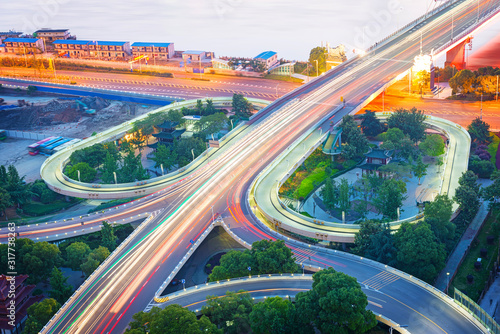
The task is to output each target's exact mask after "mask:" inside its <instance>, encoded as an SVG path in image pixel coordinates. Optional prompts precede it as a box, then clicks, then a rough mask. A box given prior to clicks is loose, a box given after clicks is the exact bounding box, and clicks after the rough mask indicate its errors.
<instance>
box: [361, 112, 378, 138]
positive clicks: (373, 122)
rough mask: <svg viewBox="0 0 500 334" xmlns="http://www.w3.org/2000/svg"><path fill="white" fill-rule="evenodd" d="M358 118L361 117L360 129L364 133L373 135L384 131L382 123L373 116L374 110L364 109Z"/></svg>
mask: <svg viewBox="0 0 500 334" xmlns="http://www.w3.org/2000/svg"><path fill="white" fill-rule="evenodd" d="M360 118H361V119H362V121H361V129H362V130H363V133H364V134H365V135H367V136H371V137H375V136H377V135H379V134H380V133H382V132H383V131H384V125H383V124H382V122H380V120H379V119H378V118H377V117H376V116H375V112H374V111H371V110H366V111H365V113H364V114H363V115H361V116H360Z"/></svg>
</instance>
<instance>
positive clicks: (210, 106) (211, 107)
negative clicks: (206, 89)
mask: <svg viewBox="0 0 500 334" xmlns="http://www.w3.org/2000/svg"><path fill="white" fill-rule="evenodd" d="M206 101H207V105H206V106H205V115H212V114H215V113H216V111H217V109H215V107H214V101H213V100H212V99H207V100H206Z"/></svg>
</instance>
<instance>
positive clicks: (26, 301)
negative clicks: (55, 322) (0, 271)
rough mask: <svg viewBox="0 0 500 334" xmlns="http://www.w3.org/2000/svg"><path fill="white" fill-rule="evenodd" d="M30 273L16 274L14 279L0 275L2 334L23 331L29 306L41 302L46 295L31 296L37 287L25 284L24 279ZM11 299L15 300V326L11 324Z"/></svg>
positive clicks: (0, 330)
mask: <svg viewBox="0 0 500 334" xmlns="http://www.w3.org/2000/svg"><path fill="white" fill-rule="evenodd" d="M27 278H28V275H19V276H15V277H14V280H12V281H11V280H10V277H8V276H5V275H0V333H1V334H18V333H21V331H22V330H23V327H24V322H25V321H26V318H27V310H28V307H30V306H31V305H33V304H34V303H35V302H39V301H40V300H42V299H43V298H45V296H44V295H39V296H35V297H33V296H31V292H32V291H33V290H34V289H35V287H36V286H35V285H25V284H24V281H25V280H26V279H27ZM11 301H14V302H15V307H16V308H15V315H16V317H15V321H14V327H12V326H11V324H9V322H10V321H11V319H9V317H8V315H9V314H10V312H11V311H10V310H9V305H11Z"/></svg>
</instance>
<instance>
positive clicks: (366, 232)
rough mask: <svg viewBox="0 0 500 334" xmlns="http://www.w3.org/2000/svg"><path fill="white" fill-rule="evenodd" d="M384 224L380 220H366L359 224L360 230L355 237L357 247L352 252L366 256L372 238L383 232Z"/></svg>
mask: <svg viewBox="0 0 500 334" xmlns="http://www.w3.org/2000/svg"><path fill="white" fill-rule="evenodd" d="M382 230H383V228H382V223H381V222H380V221H378V220H371V219H368V220H365V221H362V222H361V223H360V224H359V230H358V232H357V233H356V235H355V236H354V245H355V247H354V248H353V249H352V251H353V252H354V253H356V254H358V255H360V256H364V255H365V253H366V250H367V249H368V247H369V246H370V243H371V237H372V236H373V235H375V234H377V233H378V232H380V231H382Z"/></svg>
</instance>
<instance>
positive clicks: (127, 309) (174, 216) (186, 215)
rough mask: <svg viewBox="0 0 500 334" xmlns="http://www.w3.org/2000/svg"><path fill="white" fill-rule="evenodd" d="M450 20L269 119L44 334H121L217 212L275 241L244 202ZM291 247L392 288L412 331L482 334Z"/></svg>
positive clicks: (409, 296)
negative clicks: (288, 154)
mask: <svg viewBox="0 0 500 334" xmlns="http://www.w3.org/2000/svg"><path fill="white" fill-rule="evenodd" d="M475 3H476V2H475V1H467V2H462V1H459V2H457V3H455V4H454V5H453V6H452V7H451V9H448V10H453V11H455V12H456V13H455V15H454V16H455V25H454V28H455V31H456V32H457V33H459V32H460V30H462V29H465V28H467V27H469V26H470V24H471V22H474V21H475V20H476V8H475V6H474V4H475ZM483 3H484V2H483ZM488 4H489V3H488ZM450 21H451V17H450V15H447V16H445V15H443V14H440V15H436V16H435V17H433V18H429V19H427V21H426V22H424V23H423V24H422V26H419V27H418V28H419V30H418V31H410V32H408V33H407V34H405V35H403V36H399V37H396V38H395V40H393V41H390V42H388V43H387V44H385V45H380V46H379V49H377V51H376V52H372V53H370V54H368V55H367V56H365V57H363V58H361V59H357V60H355V61H352V62H349V63H345V64H344V65H343V66H340V67H338V68H336V69H335V70H334V71H332V72H329V73H328V74H326V75H325V76H324V77H322V78H320V79H319V80H318V81H315V82H312V83H311V84H310V85H306V86H303V87H301V88H299V89H298V90H296V91H295V92H294V93H292V94H291V95H290V96H289V97H288V98H289V99H295V98H299V100H298V101H297V102H296V104H294V105H293V107H291V108H281V109H279V108H278V109H274V108H273V106H271V107H270V108H268V109H267V114H266V115H265V116H267V117H266V118H265V119H264V120H263V121H262V122H260V123H259V124H258V126H255V128H254V129H253V130H252V131H251V132H250V133H249V134H248V135H247V136H245V137H244V138H243V139H241V140H240V141H239V143H238V145H234V146H233V147H231V148H230V149H228V150H226V152H225V153H224V154H223V155H221V156H220V157H218V158H217V159H214V164H213V165H212V169H210V170H209V171H208V172H207V173H206V174H204V175H203V176H200V177H199V178H196V179H194V178H193V179H192V181H189V184H190V186H189V187H188V188H186V189H185V190H184V191H182V192H181V193H179V194H178V195H177V197H176V198H175V199H173V200H172V202H171V203H169V204H170V206H169V207H167V208H165V210H164V211H163V212H162V213H160V214H159V215H158V216H156V217H155V218H154V219H153V220H151V221H150V222H149V223H147V224H143V225H142V226H141V229H140V230H138V231H136V232H135V234H133V235H132V237H131V238H130V239H129V241H128V242H125V243H124V244H122V246H121V247H122V250H121V252H123V253H120V251H119V252H117V253H115V254H113V255H112V256H111V257H110V258H109V259H108V260H107V261H106V262H105V263H104V264H103V265H102V266H101V268H100V269H98V270H97V271H96V272H95V273H94V275H93V276H92V277H91V278H90V279H89V280H88V281H87V282H86V283H84V285H82V287H81V288H80V289H79V290H78V291H77V292H76V293H75V294H74V295H73V297H72V298H71V299H70V300H69V302H68V303H67V304H66V305H65V306H63V307H62V308H61V310H60V311H59V312H58V313H57V314H56V315H55V316H54V318H53V319H52V320H51V321H50V322H49V324H48V326H47V327H46V328H45V329H44V330H43V331H42V332H43V333H90V332H92V333H115V332H122V331H123V330H124V329H125V328H126V326H127V324H128V322H129V321H130V319H131V317H132V314H133V313H135V312H137V311H139V310H141V309H144V307H145V306H146V305H147V304H148V303H149V301H150V300H151V298H152V296H153V295H154V293H155V290H156V289H157V288H158V286H159V285H160V282H161V281H163V279H164V278H165V277H167V276H168V274H169V273H170V272H172V270H174V269H175V267H176V266H177V263H178V262H179V260H180V259H182V258H183V257H184V256H185V254H186V250H187V249H189V248H190V245H191V242H192V241H195V240H196V239H197V238H198V237H199V235H200V234H201V233H202V232H203V230H204V229H205V228H206V226H207V225H208V224H209V223H210V220H211V218H212V210H213V211H215V212H219V213H223V214H224V215H225V214H226V210H228V211H229V213H230V214H231V216H232V217H233V219H234V223H233V224H234V225H233V224H231V227H232V229H235V230H236V232H235V233H237V234H238V236H239V237H241V238H242V239H244V240H246V241H247V242H251V241H253V240H256V239H262V238H271V239H272V238H273V237H272V236H271V235H269V234H268V232H267V231H266V230H265V229H263V228H262V227H261V226H260V225H259V223H257V222H256V221H255V220H253V218H252V216H251V214H250V212H248V210H247V208H246V204H245V203H246V202H245V194H246V192H247V190H248V186H249V184H250V182H251V180H252V179H253V178H254V177H255V175H256V174H257V173H258V172H259V171H261V170H262V168H263V167H264V166H266V165H267V164H268V163H269V162H271V161H272V160H273V159H274V158H275V157H276V156H277V155H278V154H279V153H280V152H281V151H282V150H284V149H285V148H286V147H288V146H289V145H290V144H291V143H293V142H294V141H295V140H296V139H297V138H298V137H300V135H301V134H302V133H304V132H305V131H307V129H308V128H310V127H311V126H312V125H313V124H314V123H315V122H316V121H317V120H318V119H321V118H323V117H324V116H326V115H328V114H329V113H330V112H331V110H332V109H333V108H334V107H335V105H336V104H338V103H339V101H340V97H341V96H343V97H344V98H345V99H346V101H347V103H348V107H347V108H346V109H343V111H342V112H339V113H337V114H336V115H335V118H337V119H338V118H340V117H341V116H342V115H343V114H345V113H348V112H350V111H353V110H354V108H355V107H356V106H357V105H359V104H361V103H364V102H363V101H366V100H367V99H368V98H369V97H370V95H371V94H372V92H374V91H376V90H377V89H378V88H379V87H382V85H384V84H385V83H386V82H389V81H391V80H392V79H393V78H394V77H395V76H396V75H397V74H399V73H401V72H402V71H404V70H405V67H407V66H408V65H407V64H408V63H407V62H408V61H410V60H412V59H413V57H414V56H415V55H416V54H418V53H419V49H420V48H419V44H420V31H421V32H422V37H423V49H424V52H428V51H430V49H431V48H437V47H439V46H440V45H443V44H444V43H446V42H447V41H448V39H449V26H450V24H451V22H450ZM387 59H390V60H402V61H388V60H387ZM274 106H278V104H275V105H274ZM191 182H192V183H191ZM212 208H213V209H212ZM141 234H144V235H143V236H142V235H141ZM289 245H290V247H292V249H293V250H294V252H296V253H300V254H302V257H303V258H304V259H306V258H308V256H310V257H311V262H312V261H315V262H320V263H323V264H324V265H325V266H329V265H332V266H334V267H336V268H338V269H339V270H342V271H344V272H346V273H347V274H349V275H352V276H354V277H356V278H357V279H358V281H360V282H367V285H369V284H371V283H370V282H372V281H374V282H375V284H376V285H375V288H378V289H379V290H380V289H384V293H386V294H387V295H388V296H390V299H391V300H392V301H391V303H395V304H399V306H400V307H399V313H401V316H403V317H405V318H406V320H407V322H408V326H409V327H408V328H409V330H410V331H411V332H413V331H414V332H421V333H424V332H425V333H429V332H431V333H432V332H437V333H439V332H448V333H450V332H456V333H479V332H481V331H480V330H479V329H478V328H477V327H476V326H475V325H474V324H473V323H471V322H470V321H469V319H468V318H466V317H464V316H463V315H462V314H461V313H460V312H458V311H457V309H456V308H454V307H452V306H451V305H450V304H448V303H445V302H444V301H443V300H442V298H441V297H439V296H438V295H434V294H431V293H430V292H427V290H424V289H422V288H421V287H420V285H418V286H417V287H415V286H412V284H409V282H408V281H407V280H405V279H403V278H404V276H402V275H395V274H394V275H395V276H397V277H392V276H390V279H389V280H386V279H384V278H383V277H385V275H387V274H386V273H385V271H384V270H380V269H379V267H378V266H375V267H371V265H370V264H369V263H367V262H366V261H363V260H354V259H349V258H348V257H345V256H343V255H339V256H338V257H336V256H335V255H332V256H331V257H327V256H325V254H323V253H322V252H320V251H317V252H311V251H309V250H308V249H307V248H302V247H303V246H299V247H301V248H298V247H297V246H296V245H295V244H289ZM313 259H314V260H313ZM307 261H309V260H307ZM308 265H310V264H308ZM380 272H382V274H381V273H380ZM367 280H368V281H367ZM401 303H404V304H401ZM404 305H407V306H408V307H403V306H404ZM402 323H403V322H402ZM422 328H423V329H424V331H421V329H422Z"/></svg>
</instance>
